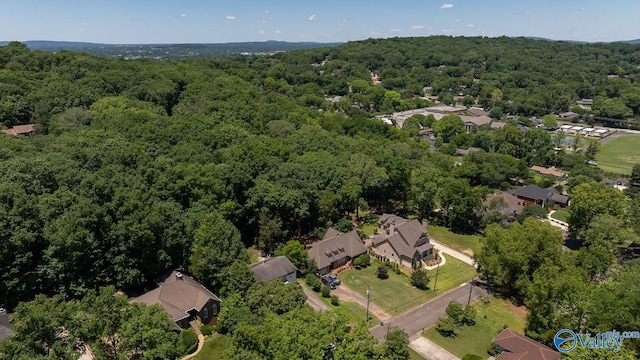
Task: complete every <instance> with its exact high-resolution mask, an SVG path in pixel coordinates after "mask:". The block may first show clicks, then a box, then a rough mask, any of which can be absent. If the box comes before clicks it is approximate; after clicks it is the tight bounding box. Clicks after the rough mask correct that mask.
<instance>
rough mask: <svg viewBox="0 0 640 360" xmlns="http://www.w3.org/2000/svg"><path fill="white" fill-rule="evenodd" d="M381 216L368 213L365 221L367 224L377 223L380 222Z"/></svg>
mask: <svg viewBox="0 0 640 360" xmlns="http://www.w3.org/2000/svg"><path fill="white" fill-rule="evenodd" d="M379 218H380V216H378V215H376V214H372V213H368V214H366V215H365V216H364V222H365V223H367V224H371V225H375V224H377V223H378V219H379Z"/></svg>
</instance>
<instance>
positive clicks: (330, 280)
mask: <svg viewBox="0 0 640 360" xmlns="http://www.w3.org/2000/svg"><path fill="white" fill-rule="evenodd" d="M322 283H324V284H325V285H327V286H329V287H330V288H331V290H334V289H335V288H336V286H337V284H336V283H335V281H333V278H332V277H330V276H329V275H324V276H323V277H322Z"/></svg>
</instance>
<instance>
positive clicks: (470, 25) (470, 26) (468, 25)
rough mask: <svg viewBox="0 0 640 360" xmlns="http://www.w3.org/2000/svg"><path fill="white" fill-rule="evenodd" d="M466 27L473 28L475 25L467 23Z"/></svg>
mask: <svg viewBox="0 0 640 360" xmlns="http://www.w3.org/2000/svg"><path fill="white" fill-rule="evenodd" d="M467 27H468V28H474V27H476V26H475V25H473V24H467Z"/></svg>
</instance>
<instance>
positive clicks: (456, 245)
mask: <svg viewBox="0 0 640 360" xmlns="http://www.w3.org/2000/svg"><path fill="white" fill-rule="evenodd" d="M428 232H429V236H430V237H432V238H433V239H434V240H436V241H438V242H441V243H443V244H445V245H447V246H449V247H450V248H452V249H454V250H458V251H460V252H464V251H465V250H467V249H471V251H473V253H474V254H476V253H478V252H479V251H480V247H481V243H482V236H481V235H462V234H456V233H453V232H451V230H449V229H447V228H446V227H444V226H437V225H429V227H428Z"/></svg>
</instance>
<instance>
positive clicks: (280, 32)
mask: <svg viewBox="0 0 640 360" xmlns="http://www.w3.org/2000/svg"><path fill="white" fill-rule="evenodd" d="M274 33H276V34H282V31H280V30H276V31H274Z"/></svg>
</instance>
